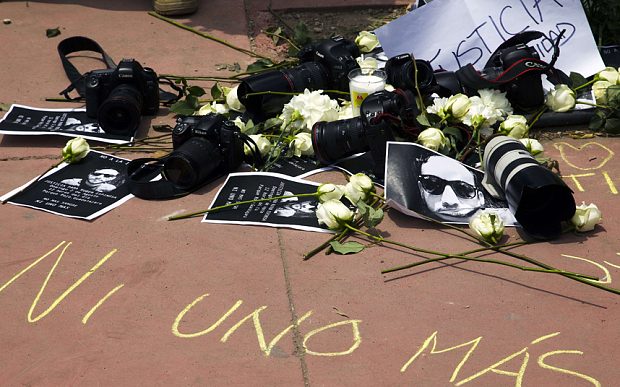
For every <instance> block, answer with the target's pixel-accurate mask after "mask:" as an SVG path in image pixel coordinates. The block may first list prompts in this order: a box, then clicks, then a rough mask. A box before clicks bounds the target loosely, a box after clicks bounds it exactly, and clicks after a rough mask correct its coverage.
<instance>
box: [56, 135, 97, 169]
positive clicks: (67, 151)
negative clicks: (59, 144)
mask: <svg viewBox="0 0 620 387" xmlns="http://www.w3.org/2000/svg"><path fill="white" fill-rule="evenodd" d="M88 152H90V146H89V145H88V143H87V142H86V140H84V139H83V138H82V137H76V138H73V139H71V140H69V141H67V144H66V145H65V147H64V148H63V149H62V157H65V158H66V161H68V162H70V163H76V162H78V161H80V160H82V159H83V158H84V157H86V155H87V154H88Z"/></svg>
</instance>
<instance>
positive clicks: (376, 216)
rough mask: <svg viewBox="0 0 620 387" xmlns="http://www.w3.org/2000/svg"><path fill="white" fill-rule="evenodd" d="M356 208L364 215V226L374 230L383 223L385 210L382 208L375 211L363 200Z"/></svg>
mask: <svg viewBox="0 0 620 387" xmlns="http://www.w3.org/2000/svg"><path fill="white" fill-rule="evenodd" d="M356 207H357V209H358V210H359V212H360V214H362V218H363V219H364V226H366V227H368V228H374V227H376V226H377V225H378V224H379V223H381V222H382V221H383V210H382V209H381V208H378V209H376V210H375V209H374V208H372V207H371V206H369V205H368V204H366V203H364V201H363V200H359V201H358V202H357V203H356Z"/></svg>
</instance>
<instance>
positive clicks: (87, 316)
mask: <svg viewBox="0 0 620 387" xmlns="http://www.w3.org/2000/svg"><path fill="white" fill-rule="evenodd" d="M123 286H125V284H120V285H118V286H117V287H115V288H114V289H112V290H111V291H110V292H109V293H108V294H106V296H105V297H103V298H102V299H101V300H99V302H98V303H97V304H96V305H95V306H93V308H92V309H91V310H90V311H89V312H88V313H86V315H85V316H84V318H83V319H82V322H83V323H84V324H86V322H87V321H88V319H89V318H90V316H91V315H92V314H93V313H95V310H97V308H98V307H100V306H101V304H103V303H104V302H105V300H107V299H108V298H110V296H111V295H112V294H114V293H116V291H117V290H119V289H120V288H122V287H123Z"/></svg>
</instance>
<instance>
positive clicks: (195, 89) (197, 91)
mask: <svg viewBox="0 0 620 387" xmlns="http://www.w3.org/2000/svg"><path fill="white" fill-rule="evenodd" d="M187 91H188V92H189V93H190V94H191V95H195V96H196V97H202V96H203V95H205V94H207V92H206V91H205V89H203V88H202V87H200V86H190V87H188V88H187Z"/></svg>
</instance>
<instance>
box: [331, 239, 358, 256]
mask: <svg viewBox="0 0 620 387" xmlns="http://www.w3.org/2000/svg"><path fill="white" fill-rule="evenodd" d="M329 244H330V245H331V246H332V248H333V249H334V251H335V252H337V253H339V254H355V253H359V252H360V251H362V250H364V248H365V247H366V246H364V245H363V244H361V243H359V242H353V241H351V242H345V243H340V242H338V241H331V242H329Z"/></svg>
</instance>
